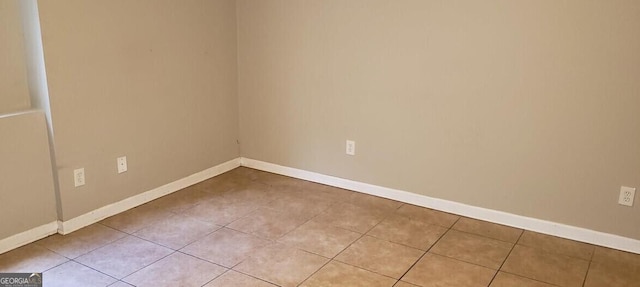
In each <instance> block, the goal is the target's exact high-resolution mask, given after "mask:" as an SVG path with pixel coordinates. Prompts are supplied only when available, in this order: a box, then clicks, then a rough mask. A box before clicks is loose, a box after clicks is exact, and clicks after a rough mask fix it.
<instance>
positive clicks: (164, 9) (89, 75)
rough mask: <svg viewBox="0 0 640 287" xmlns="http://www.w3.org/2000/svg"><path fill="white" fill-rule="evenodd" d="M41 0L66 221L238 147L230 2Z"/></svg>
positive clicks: (190, 171)
mask: <svg viewBox="0 0 640 287" xmlns="http://www.w3.org/2000/svg"><path fill="white" fill-rule="evenodd" d="M38 4H39V10H40V21H41V27H42V37H43V45H44V55H45V64H46V69H47V77H48V83H49V95H50V100H51V114H52V121H53V131H54V140H55V147H56V161H57V169H58V175H59V183H60V195H61V202H62V217H63V218H62V219H63V220H68V219H71V218H73V217H76V216H79V215H81V214H83V213H86V212H88V211H91V210H94V209H96V208H100V207H102V206H105V205H107V204H110V203H113V202H116V201H119V200H122V199H124V198H127V197H131V196H133V195H136V194H139V193H142V192H145V191H148V190H151V189H153V188H156V187H159V186H161V185H164V184H167V183H169V182H172V181H174V180H177V179H180V178H183V177H185V176H187V175H190V174H193V173H195V172H198V171H201V170H204V169H207V168H210V167H212V166H215V165H217V164H220V163H222V162H225V161H227V160H230V159H233V158H236V157H238V156H239V150H238V146H237V143H236V140H237V138H238V136H237V133H238V107H237V105H238V104H237V96H236V74H237V73H236V26H235V24H236V19H235V4H234V1H232V0H216V1H211V0H188V1H174V0H145V1H129V0H104V1H85V0H65V1H39V2H38ZM123 155H126V156H127V159H128V165H129V171H128V172H126V173H123V174H120V175H118V174H117V172H116V157H119V156H123ZM80 167H84V168H85V173H86V181H87V183H86V185H85V186H83V187H80V188H74V185H73V170H74V169H76V168H80Z"/></svg>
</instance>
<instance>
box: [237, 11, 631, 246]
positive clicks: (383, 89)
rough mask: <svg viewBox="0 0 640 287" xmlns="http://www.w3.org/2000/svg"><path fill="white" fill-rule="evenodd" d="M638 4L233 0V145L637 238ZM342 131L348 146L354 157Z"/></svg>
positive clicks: (275, 159)
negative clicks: (629, 194)
mask: <svg viewBox="0 0 640 287" xmlns="http://www.w3.org/2000/svg"><path fill="white" fill-rule="evenodd" d="M639 15H640V2H638V1H619V0H612V1H583V0H570V1H493V0H491V1H471V0H469V1H423V0H420V1H418V0H395V1H389V0H385V1H383V0H350V1H342V0H322V1H296V0H278V1H276V0H261V1H251V0H239V1H238V2H237V17H238V39H239V40H238V41H239V43H238V47H239V48H238V57H239V58H238V70H239V74H238V81H239V82H238V84H239V85H238V87H239V101H240V134H241V136H240V137H241V154H242V156H244V157H247V158H252V159H257V160H262V161H266V162H271V163H275V164H280V165H284V166H289V167H294V168H299V169H304V170H309V171H313V172H318V173H323V174H327V175H332V176H338V177H342V178H348V179H352V180H356V181H361V182H366V183H370V184H375V185H380V186H385V187H391V188H395V189H401V190H406V191H409V192H413V193H417V194H423V195H427V196H430V197H436V198H442V199H447V200H452V201H457V202H461V203H465V204H470V205H474V206H479V207H484V208H489V209H494V210H499V211H505V212H509V213H514V214H519V215H523V216H528V217H534V218H539V219H543V220H550V221H554V222H559V223H563V224H568V225H573V226H579V227H583V228H588V229H593V230H597V231H602V232H607V233H612V234H617V235H621V236H625V237H629V238H634V239H640V225H639V224H638V221H637V220H620V219H621V218H627V219H633V218H635V219H638V218H640V208H638V206H637V205H636V206H634V207H626V206H621V205H619V204H618V196H619V191H620V186H622V185H624V186H631V187H640V148H639V147H640V110H638V108H639V107H640V53H639V52H638V51H640V34H639V33H638V31H640V17H639ZM345 139H350V140H354V141H356V142H357V143H358V152H357V154H356V155H355V156H347V155H345V152H344V148H345V147H344V143H345Z"/></svg>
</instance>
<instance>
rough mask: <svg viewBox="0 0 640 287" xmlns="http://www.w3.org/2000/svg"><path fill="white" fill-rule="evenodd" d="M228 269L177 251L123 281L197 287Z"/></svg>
mask: <svg viewBox="0 0 640 287" xmlns="http://www.w3.org/2000/svg"><path fill="white" fill-rule="evenodd" d="M226 270H227V269H226V268H224V267H222V266H219V265H215V264H213V263H209V262H207V261H204V260H200V259H197V258H194V257H192V256H189V255H185V254H182V253H180V252H176V253H173V254H171V255H169V256H167V257H165V258H162V260H160V261H158V262H155V263H153V264H151V265H149V266H147V267H145V268H143V269H142V270H140V271H137V272H136V273H133V274H131V275H129V276H127V277H126V278H124V279H123V281H125V282H128V283H131V284H133V285H135V286H138V287H145V286H149V287H156V286H181V287H191V286H193V287H196V286H202V285H204V284H206V283H207V282H209V281H211V280H213V279H214V278H216V277H218V276H219V275H220V274H222V273H224V272H225V271H226Z"/></svg>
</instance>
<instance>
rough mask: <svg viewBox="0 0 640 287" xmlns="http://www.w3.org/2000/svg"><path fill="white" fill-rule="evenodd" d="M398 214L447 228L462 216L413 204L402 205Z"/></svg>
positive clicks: (397, 211)
mask: <svg viewBox="0 0 640 287" xmlns="http://www.w3.org/2000/svg"><path fill="white" fill-rule="evenodd" d="M396 214H398V215H401V216H405V217H409V218H412V219H415V220H419V221H422V222H424V223H428V224H435V225H440V226H444V227H447V228H449V227H451V226H452V225H453V224H454V223H455V222H456V221H457V220H458V219H459V218H460V216H457V215H454V214H450V213H446V212H442V211H437V210H433V209H429V208H424V207H420V206H416V205H411V204H404V205H402V206H400V208H398V209H397V210H396Z"/></svg>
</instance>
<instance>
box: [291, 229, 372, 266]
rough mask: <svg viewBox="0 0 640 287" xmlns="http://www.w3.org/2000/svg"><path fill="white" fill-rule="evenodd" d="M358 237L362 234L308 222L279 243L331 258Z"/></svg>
mask: <svg viewBox="0 0 640 287" xmlns="http://www.w3.org/2000/svg"><path fill="white" fill-rule="evenodd" d="M360 236H362V234H360V233H357V232H354V231H351V230H346V229H342V228H338V227H334V226H330V225H327V224H322V223H318V222H314V221H309V222H307V223H305V224H303V225H301V226H300V227H298V228H296V229H295V230H293V231H291V232H289V233H288V234H287V235H285V236H284V237H282V238H281V239H280V242H283V243H286V244H289V245H292V246H295V247H297V248H299V249H302V250H306V251H309V252H311V253H315V254H318V255H322V256H324V257H327V258H333V257H335V256H336V255H338V253H340V251H342V250H344V249H345V248H347V246H348V245H349V244H351V243H352V242H354V241H355V240H356V239H358V238H360Z"/></svg>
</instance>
